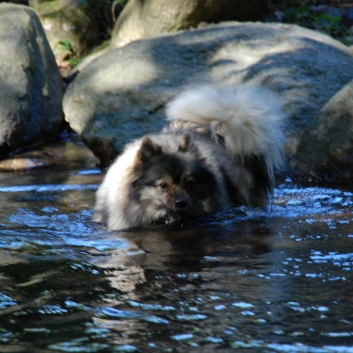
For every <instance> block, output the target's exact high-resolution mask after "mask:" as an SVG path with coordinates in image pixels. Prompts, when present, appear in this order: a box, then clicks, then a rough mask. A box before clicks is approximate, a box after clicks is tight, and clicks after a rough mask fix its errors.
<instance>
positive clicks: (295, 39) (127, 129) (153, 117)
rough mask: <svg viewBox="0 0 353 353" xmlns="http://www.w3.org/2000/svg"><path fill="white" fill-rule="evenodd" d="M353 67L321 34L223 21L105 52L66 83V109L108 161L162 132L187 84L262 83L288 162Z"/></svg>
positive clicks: (348, 54)
mask: <svg viewBox="0 0 353 353" xmlns="http://www.w3.org/2000/svg"><path fill="white" fill-rule="evenodd" d="M352 68H353V52H352V51H350V50H349V49H348V48H347V47H345V46H344V45H342V44H341V43H339V42H337V41H335V40H334V39H332V38H331V37H328V36H326V35H324V34H321V33H319V32H315V31H311V30H308V29H304V28H300V27H298V26H295V25H283V24H262V23H237V22H232V23H225V24H223V25H217V26H211V27H209V28H206V29H202V30H201V29H200V30H192V31H186V32H181V33H178V34H176V35H165V36H161V37H156V38H153V39H148V40H141V41H136V42H133V43H130V44H129V45H127V46H125V47H123V48H119V49H114V50H110V51H108V52H107V53H106V54H103V55H102V56H101V57H100V58H98V59H97V60H95V61H93V62H92V63H91V64H90V65H89V66H87V67H86V68H85V69H84V70H83V71H82V72H80V73H79V74H78V76H77V77H76V79H75V81H74V82H73V83H72V84H71V85H70V86H69V88H68V90H67V92H66V94H65V97H64V103H63V104H64V112H65V115H66V119H67V120H68V121H69V122H70V125H71V127H72V128H73V129H74V130H75V131H77V132H78V133H79V134H80V136H81V138H82V139H83V141H84V142H85V143H86V144H87V146H88V147H89V148H91V149H92V150H93V152H94V153H95V154H96V156H97V157H99V158H100V159H101V160H102V161H103V162H106V161H109V160H111V159H112V158H113V157H115V156H116V155H117V153H119V151H121V148H122V147H123V145H124V144H125V143H126V142H128V141H130V140H131V139H133V138H136V137H138V136H141V135H143V134H145V133H148V132H152V131H155V130H158V129H160V128H161V126H163V124H164V107H165V105H166V103H167V102H168V101H169V100H170V99H171V98H173V97H174V96H175V95H176V94H177V93H179V92H180V91H182V90H183V89H185V87H187V86H190V85H194V84H203V83H206V82H210V81H215V82H220V81H227V82H229V83H231V84H238V83H249V84H260V85H262V86H265V87H268V88H270V89H272V90H273V91H275V92H278V93H279V94H280V95H281V96H282V97H283V99H284V102H285V105H284V110H285V113H286V114H287V115H288V117H289V121H288V126H289V132H288V135H289V138H288V143H287V155H288V157H289V158H290V159H292V160H293V158H297V157H296V151H297V146H298V144H299V142H300V139H301V134H302V131H303V130H305V129H307V128H310V127H309V126H310V123H311V122H312V121H313V120H314V119H315V118H316V117H317V115H318V114H319V112H320V109H321V108H322V107H323V106H324V105H325V104H326V103H327V102H328V101H329V100H330V99H331V98H332V97H333V96H334V95H335V94H336V93H337V92H338V91H339V90H340V89H341V88H342V87H343V86H344V85H346V84H347V83H348V82H349V81H350V80H352V79H353V70H352ZM292 165H294V164H292ZM297 169H298V171H299V174H300V166H299V165H297ZM302 172H304V171H302ZM350 173H353V170H351V171H350Z"/></svg>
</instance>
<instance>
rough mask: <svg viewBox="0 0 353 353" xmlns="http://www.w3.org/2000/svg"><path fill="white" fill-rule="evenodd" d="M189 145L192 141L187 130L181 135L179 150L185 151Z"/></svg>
mask: <svg viewBox="0 0 353 353" xmlns="http://www.w3.org/2000/svg"><path fill="white" fill-rule="evenodd" d="M191 146H192V143H191V141H190V135H189V134H188V133H187V132H185V134H184V135H183V136H182V138H181V140H180V143H179V151H181V152H186V151H188V150H189V149H190V148H191Z"/></svg>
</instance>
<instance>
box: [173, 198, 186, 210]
mask: <svg viewBox="0 0 353 353" xmlns="http://www.w3.org/2000/svg"><path fill="white" fill-rule="evenodd" d="M174 205H175V207H176V208H185V207H187V206H188V201H187V199H186V198H185V197H178V198H177V199H175V202H174Z"/></svg>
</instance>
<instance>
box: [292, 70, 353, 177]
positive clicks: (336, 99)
mask: <svg viewBox="0 0 353 353" xmlns="http://www.w3.org/2000/svg"><path fill="white" fill-rule="evenodd" d="M352 70H353V67H352ZM352 156H353V81H351V82H349V83H348V84H347V85H346V86H344V87H343V88H342V89H341V90H340V91H338V92H337V93H336V94H335V95H334V96H333V97H332V98H331V99H330V100H329V101H328V102H327V103H326V104H325V105H324V106H323V108H322V109H321V110H320V113H319V115H318V117H317V118H316V119H313V120H312V121H311V122H310V123H309V124H308V125H307V126H306V128H305V129H304V131H303V132H302V133H301V134H300V135H299V141H298V146H297V150H296V153H295V155H294V156H293V158H292V161H291V166H292V168H293V174H294V175H295V176H297V177H299V178H300V179H303V180H306V181H317V180H319V181H332V180H335V181H352V180H353V158H352Z"/></svg>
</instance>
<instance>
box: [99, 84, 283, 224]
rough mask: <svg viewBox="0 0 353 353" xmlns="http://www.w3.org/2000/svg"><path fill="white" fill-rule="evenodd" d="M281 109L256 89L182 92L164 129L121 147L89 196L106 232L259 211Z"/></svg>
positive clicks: (266, 193) (277, 163)
mask: <svg viewBox="0 0 353 353" xmlns="http://www.w3.org/2000/svg"><path fill="white" fill-rule="evenodd" d="M281 109H282V106H281V103H280V102H279V100H278V99H276V98H275V97H273V96H272V95H271V94H270V93H269V92H267V91H265V90H263V89H261V88H259V87H248V86H237V87H232V86H226V85H220V86H217V85H209V86H204V87H195V88H191V89H188V90H186V91H185V92H183V93H181V94H180V95H179V96H177V97H176V98H175V99H174V100H172V101H171V102H170V103H169V104H168V105H167V108H166V118H167V119H166V120H167V122H168V124H167V126H166V127H165V128H163V129H162V131H160V132H159V133H155V134H150V135H147V136H144V137H142V138H139V139H137V140H135V141H133V142H131V143H129V144H127V145H126V147H125V149H124V151H123V153H122V154H121V155H120V156H118V158H117V159H116V160H115V161H114V162H113V163H112V165H111V166H110V168H109V170H108V171H107V174H106V176H105V178H104V180H103V182H102V184H101V186H100V187H99V189H98V191H97V194H96V203H95V209H94V216H93V219H94V221H96V222H100V223H105V224H106V225H107V227H108V228H109V229H110V230H120V229H124V228H131V227H137V226H144V225H153V224H161V223H173V222H180V221H185V220H189V219H194V218H197V217H200V216H202V215H205V214H211V213H215V212H218V211H221V210H224V209H227V208H230V207H234V206H240V205H252V206H254V207H261V208H266V205H267V203H268V200H269V197H270V196H271V194H272V192H273V188H274V170H275V169H279V168H281V167H282V166H283V163H284V149H283V146H284V142H285V136H284V133H283V120H284V119H283V118H284V115H283V113H282V112H281Z"/></svg>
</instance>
